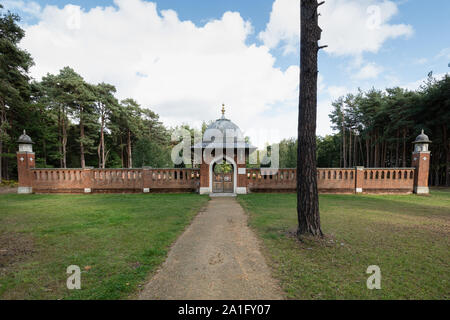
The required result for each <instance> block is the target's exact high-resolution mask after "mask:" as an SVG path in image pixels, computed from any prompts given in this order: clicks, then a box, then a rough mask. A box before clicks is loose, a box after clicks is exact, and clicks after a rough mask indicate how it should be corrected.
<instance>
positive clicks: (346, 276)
mask: <svg viewBox="0 0 450 320" xmlns="http://www.w3.org/2000/svg"><path fill="white" fill-rule="evenodd" d="M239 201H240V203H241V204H242V205H243V207H244V208H245V209H246V211H247V212H248V213H249V217H250V218H249V224H250V225H251V227H253V228H254V230H256V232H257V234H258V235H259V236H260V237H261V238H262V240H263V243H264V253H265V255H266V257H267V260H268V262H269V264H270V265H271V267H272V269H273V273H274V276H275V277H276V278H278V279H279V280H280V283H281V286H282V288H283V289H284V290H285V291H286V293H287V297H288V298H290V299H449V298H450V272H449V271H450V191H449V190H441V191H432V193H431V195H430V196H416V195H408V196H405V195H321V196H320V213H321V222H322V230H323V231H324V233H325V234H326V238H325V239H324V240H322V241H317V240H312V239H307V240H305V241H303V242H300V241H298V240H297V238H296V237H295V231H296V227H297V212H296V195H295V194H250V195H245V196H239ZM369 265H378V266H379V267H380V268H381V275H382V280H381V290H368V289H367V286H366V281H367V278H368V277H369V276H370V275H368V274H366V270H367V267H368V266H369Z"/></svg>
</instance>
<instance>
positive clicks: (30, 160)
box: [17, 130, 36, 194]
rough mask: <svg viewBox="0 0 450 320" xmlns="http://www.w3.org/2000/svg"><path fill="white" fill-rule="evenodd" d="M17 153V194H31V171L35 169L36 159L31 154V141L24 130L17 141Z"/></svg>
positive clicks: (32, 153)
mask: <svg viewBox="0 0 450 320" xmlns="http://www.w3.org/2000/svg"><path fill="white" fill-rule="evenodd" d="M17 142H18V143H19V151H17V176H18V179H19V188H18V189H17V193H19V194H30V193H33V175H32V172H31V169H33V168H35V167H36V164H35V162H36V158H35V154H34V152H33V143H34V142H33V141H32V140H31V138H30V137H29V136H27V134H26V132H25V130H23V134H22V135H21V136H20V137H19V140H17Z"/></svg>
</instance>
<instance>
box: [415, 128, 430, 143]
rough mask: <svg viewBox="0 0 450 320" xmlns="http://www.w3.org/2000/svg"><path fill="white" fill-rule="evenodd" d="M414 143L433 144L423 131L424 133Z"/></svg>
mask: <svg viewBox="0 0 450 320" xmlns="http://www.w3.org/2000/svg"><path fill="white" fill-rule="evenodd" d="M414 143H431V141H430V139H429V138H428V136H427V135H426V134H425V132H424V131H423V129H422V133H421V134H419V135H418V136H417V138H416V141H414Z"/></svg>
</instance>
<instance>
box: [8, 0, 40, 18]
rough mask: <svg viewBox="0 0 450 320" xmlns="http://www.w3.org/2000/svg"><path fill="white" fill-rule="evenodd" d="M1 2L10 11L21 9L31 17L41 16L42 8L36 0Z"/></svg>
mask: <svg viewBox="0 0 450 320" xmlns="http://www.w3.org/2000/svg"><path fill="white" fill-rule="evenodd" d="M1 4H2V5H3V7H4V8H5V9H6V10H10V11H16V10H20V11H21V12H22V13H26V14H27V15H29V16H31V17H39V15H40V14H41V10H42V8H41V6H40V5H39V3H37V2H35V1H23V0H3V1H2V2H1Z"/></svg>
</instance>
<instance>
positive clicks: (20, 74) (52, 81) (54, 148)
mask: <svg viewBox="0 0 450 320" xmlns="http://www.w3.org/2000/svg"><path fill="white" fill-rule="evenodd" d="M19 20H20V19H19V16H17V15H16V14H13V13H10V12H3V11H2V7H1V5H0V181H1V180H2V179H14V178H16V176H17V164H16V154H15V153H16V151H17V143H16V141H17V138H18V137H19V136H20V135H21V133H22V131H23V130H24V129H26V130H27V134H28V135H29V136H31V137H32V139H33V141H34V142H35V145H34V151H35V152H36V160H37V163H36V165H37V166H38V167H44V168H52V167H57V168H78V167H83V168H84V167H86V166H94V167H99V168H106V167H112V168H117V167H120V168H131V167H141V166H152V167H170V166H172V161H171V158H170V152H171V149H172V145H173V144H172V142H171V139H170V138H171V132H172V129H169V128H166V127H165V126H164V125H163V124H162V123H161V122H160V121H159V116H158V115H157V114H156V113H154V112H153V111H151V110H150V109H148V108H143V107H141V106H140V105H139V104H138V103H137V102H136V101H135V100H133V99H131V98H129V99H125V100H122V101H118V99H117V98H116V97H115V94H116V88H115V87H114V86H113V85H111V84H107V83H99V84H91V83H88V82H87V81H85V80H84V79H83V77H82V76H80V75H79V74H78V73H76V72H75V71H74V70H73V69H71V68H69V67H65V68H63V69H62V70H60V71H59V73H58V74H47V75H46V76H45V77H43V78H42V80H41V81H34V80H32V79H31V78H30V76H29V70H30V68H31V66H33V59H32V57H31V55H30V54H29V53H28V52H26V51H25V50H23V49H21V48H20V47H19V46H18V44H19V42H20V41H21V40H22V39H23V37H24V36H25V33H24V31H23V30H22V29H21V28H20V26H19V25H18V22H19Z"/></svg>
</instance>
